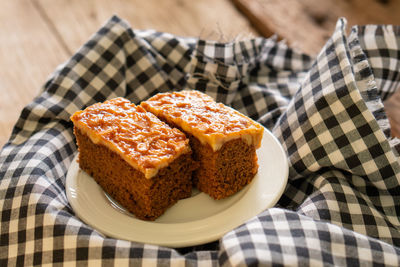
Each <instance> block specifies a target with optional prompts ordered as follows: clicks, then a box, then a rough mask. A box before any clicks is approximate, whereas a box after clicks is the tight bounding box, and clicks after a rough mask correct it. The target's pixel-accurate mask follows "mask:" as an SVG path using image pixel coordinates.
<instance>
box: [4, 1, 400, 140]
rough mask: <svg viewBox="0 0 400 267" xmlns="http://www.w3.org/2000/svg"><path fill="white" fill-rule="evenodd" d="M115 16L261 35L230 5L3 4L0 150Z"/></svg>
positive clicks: (190, 30)
mask: <svg viewBox="0 0 400 267" xmlns="http://www.w3.org/2000/svg"><path fill="white" fill-rule="evenodd" d="M114 14H117V15H118V16H120V17H121V18H123V19H125V20H127V21H128V22H129V23H130V24H131V26H132V27H133V28H135V29H148V28H152V29H156V30H159V31H164V32H170V33H173V34H177V35H181V36H195V37H202V38H206V39H214V40H219V41H230V40H233V39H234V38H237V37H239V38H247V37H254V36H259V35H261V34H262V33H261V32H260V31H259V30H257V27H255V26H256V25H255V24H253V25H251V24H250V22H249V20H248V19H247V17H245V16H244V15H243V14H242V13H241V12H240V11H239V10H238V9H236V8H235V6H234V5H233V2H231V1H230V0H217V1H215V0H202V1H191V0H166V1H159V0H146V1H141V0H115V1H107V0H96V1H95V0H86V1H79V0H31V1H28V0H1V1H0V29H1V30H0V42H1V43H0V58H1V65H0V77H1V79H0V93H1V96H2V97H1V98H0V147H1V146H2V145H3V144H4V143H5V142H6V140H7V139H8V138H9V135H10V133H11V130H12V126H13V125H14V124H15V122H16V120H17V118H18V116H19V114H20V112H21V110H22V108H23V107H24V106H25V105H26V104H28V103H29V102H31V101H32V99H33V98H34V97H35V96H36V95H37V94H38V93H39V91H40V88H41V86H42V85H43V84H44V83H45V81H46V78H47V76H48V75H49V74H50V73H51V72H52V71H53V70H54V69H55V68H56V67H57V65H59V64H61V63H62V62H64V61H65V60H67V59H68V58H69V57H70V56H71V55H72V54H73V53H74V52H75V51H76V50H77V49H78V48H79V47H80V46H81V45H82V44H83V43H84V42H85V41H87V40H88V39H89V38H90V36H91V35H92V34H93V33H94V32H96V30H98V29H99V27H100V26H101V25H102V24H103V23H104V22H105V21H106V20H107V19H109V18H110V17H111V16H112V15H114ZM252 22H253V23H254V21H252ZM272 31H273V29H272ZM264 35H265V34H264ZM399 103H400V97H399V100H397V101H394V104H393V105H392V106H393V107H392V109H394V110H397V111H398V110H400V108H399ZM396 125H397V126H398V125H400V122H399V121H398V122H397V124H396ZM399 132H400V131H399Z"/></svg>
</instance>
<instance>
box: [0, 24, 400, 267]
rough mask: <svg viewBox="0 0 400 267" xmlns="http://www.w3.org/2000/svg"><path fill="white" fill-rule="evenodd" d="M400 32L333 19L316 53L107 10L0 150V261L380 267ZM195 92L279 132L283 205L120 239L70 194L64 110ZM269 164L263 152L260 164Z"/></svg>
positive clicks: (395, 230)
mask: <svg viewBox="0 0 400 267" xmlns="http://www.w3.org/2000/svg"><path fill="white" fill-rule="evenodd" d="M399 54H400V28H397V27H394V26H389V25H387V26H383V25H382V26H376V25H369V26H359V27H353V28H352V29H351V31H350V34H346V22H345V20H344V19H340V20H339V21H338V23H337V26H336V29H335V31H334V33H333V34H332V36H331V38H330V39H329V41H328V42H327V43H326V45H325V46H324V47H323V49H322V50H321V52H320V53H319V54H318V55H317V56H316V57H315V58H312V57H310V56H308V55H305V54H301V53H299V52H297V51H295V50H293V49H291V48H290V47H288V46H287V45H286V44H284V43H283V42H278V41H277V40H276V39H274V38H271V39H265V38H255V39H251V40H244V41H235V42H231V43H218V42H214V41H207V40H199V39H195V38H182V37H177V36H174V35H171V34H167V33H160V32H155V31H143V30H133V29H131V28H130V26H129V25H128V24H127V23H126V22H124V21H123V20H121V19H120V18H118V17H112V18H111V19H110V20H109V21H108V22H107V23H106V24H105V25H104V26H103V27H102V28H101V29H100V30H99V31H98V32H97V33H96V34H95V35H94V36H92V38H91V39H90V40H89V41H88V42H87V43H86V44H84V45H83V46H82V47H81V48H80V49H79V51H78V52H77V53H75V54H74V55H73V56H72V58H71V59H70V60H68V61H67V62H65V63H64V64H62V65H61V66H59V68H57V70H55V71H54V73H53V74H52V75H51V77H50V78H49V80H48V81H47V82H46V83H45V84H44V86H43V89H42V91H41V93H40V94H39V95H38V96H37V97H36V98H35V99H34V100H33V101H32V102H31V103H30V104H29V105H27V106H26V107H25V108H24V109H23V111H22V112H21V115H20V118H19V120H18V121H17V122H16V125H15V127H14V130H13V133H12V136H11V138H10V140H9V141H8V142H7V143H6V145H5V146H4V147H3V148H2V150H1V154H0V168H1V169H0V212H1V213H0V218H1V225H0V228H1V230H0V266H6V265H7V264H8V265H10V266H14V265H18V266H21V265H45V264H58V263H60V264H61V263H72V264H77V265H87V264H93V265H106V266H107V265H116V266H121V265H124V264H131V265H135V266H140V265H142V266H147V265H151V264H152V265H154V264H158V265H174V266H175V265H182V266H183V265H188V266H200V265H204V266H209V265H213V266H217V265H221V266H238V265H240V266H242V265H274V264H276V265H303V266H304V265H312V266H314V265H326V266H329V265H335V266H343V265H350V266H357V265H364V266H365V265H375V264H376V265H387V266H391V265H393V266H397V265H399V263H400V164H399V152H400V145H399V140H398V139H397V138H392V137H390V128H389V127H390V126H389V123H388V120H387V118H386V115H385V112H384V108H383V104H382V101H383V100H385V99H386V98H388V97H389V96H390V95H392V94H393V93H394V92H395V91H396V90H397V89H398V88H399V86H400V83H399V82H400V74H399V71H400V61H399V59H400V58H399V56H398V55H399ZM182 89H196V90H200V91H203V92H205V93H207V94H209V95H210V96H212V97H213V98H214V99H215V100H216V101H218V102H223V103H225V104H226V105H228V106H231V107H233V108H235V109H236V110H238V111H240V112H242V113H244V114H246V115H248V116H249V117H251V118H253V119H254V120H257V121H258V122H260V123H261V124H263V125H264V126H265V127H266V128H267V129H268V130H270V131H271V132H272V133H273V134H274V135H275V136H276V137H277V138H278V140H279V141H280V142H281V144H282V146H283V148H284V150H285V152H286V153H287V156H288V159H289V178H288V185H287V187H286V189H285V191H284V194H283V196H282V197H281V199H280V200H279V202H278V204H277V205H276V206H275V207H273V208H271V209H268V210H265V211H264V212H262V213H261V214H259V215H258V216H256V217H254V218H252V219H250V220H249V221H247V222H246V223H244V224H243V225H241V226H240V227H238V228H236V229H233V230H232V231H230V232H228V233H227V234H225V235H224V236H223V237H222V238H221V239H220V240H218V241H215V242H213V243H209V244H204V245H199V246H195V247H186V248H180V249H172V248H167V247H161V246H155V245H149V244H141V243H136V242H130V241H126V240H117V239H113V238H110V237H107V236H105V235H103V234H102V233H100V232H98V231H96V230H95V229H93V228H92V227H91V226H90V225H87V224H85V223H84V222H82V221H81V220H80V219H79V218H78V217H77V216H76V215H75V213H74V210H73V209H72V208H71V206H70V204H69V202H68V199H67V197H66V189H65V182H66V174H67V172H68V168H69V166H70V165H71V163H72V160H73V159H74V157H75V155H76V154H77V147H76V143H75V139H74V135H73V131H72V123H71V121H70V116H71V115H72V114H73V113H74V112H75V111H77V110H80V109H83V108H85V107H87V106H89V105H91V104H94V103H96V102H102V101H105V100H107V99H111V98H114V97H118V96H122V97H126V98H128V99H129V100H131V101H132V102H134V103H136V104H137V103H139V102H141V101H142V100H145V99H147V98H148V97H150V96H152V95H154V94H156V93H158V92H167V91H172V90H182ZM259 164H260V165H261V164H268V162H259Z"/></svg>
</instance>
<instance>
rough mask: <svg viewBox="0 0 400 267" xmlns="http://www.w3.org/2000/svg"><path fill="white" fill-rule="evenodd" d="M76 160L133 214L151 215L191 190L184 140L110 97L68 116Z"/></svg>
mask: <svg viewBox="0 0 400 267" xmlns="http://www.w3.org/2000/svg"><path fill="white" fill-rule="evenodd" d="M71 120H72V122H73V123H74V133H75V136H76V139H77V144H78V149H79V166H80V168H81V169H82V170H84V171H85V172H87V173H88V174H89V175H91V176H92V177H93V178H94V179H95V181H96V182H97V183H98V184H99V185H100V186H101V187H102V188H103V189H104V191H105V192H107V193H108V194H109V195H110V196H111V197H112V198H114V199H115V200H116V201H118V202H119V203H120V204H121V205H122V206H123V207H125V208H126V209H127V210H128V211H130V212H132V213H133V214H134V215H135V216H136V217H138V218H140V219H144V220H155V219H156V218H157V217H159V216H160V215H161V214H163V213H164V212H165V210H166V209H167V208H168V207H170V206H171V205H173V204H174V203H176V202H177V201H178V200H179V199H182V198H186V197H189V196H190V195H191V189H192V183H191V174H192V171H193V169H194V168H195V166H196V164H194V162H193V160H192V156H191V155H192V151H191V148H190V147H189V140H188V139H187V137H186V136H185V135H184V134H183V133H182V132H181V131H179V130H178V129H173V128H171V127H170V126H168V125H167V124H166V123H164V122H162V121H160V120H159V119H158V118H157V117H156V116H155V115H153V114H151V113H149V112H147V111H146V110H145V109H143V108H142V107H141V106H136V105H134V104H132V103H131V102H130V101H129V100H127V99H124V98H115V99H112V100H108V101H105V102H104V103H97V104H94V105H92V106H89V107H88V108H86V109H85V110H81V111H77V112H76V113H74V114H73V115H72V116H71Z"/></svg>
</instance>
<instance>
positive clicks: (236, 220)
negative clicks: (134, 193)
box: [66, 127, 289, 248]
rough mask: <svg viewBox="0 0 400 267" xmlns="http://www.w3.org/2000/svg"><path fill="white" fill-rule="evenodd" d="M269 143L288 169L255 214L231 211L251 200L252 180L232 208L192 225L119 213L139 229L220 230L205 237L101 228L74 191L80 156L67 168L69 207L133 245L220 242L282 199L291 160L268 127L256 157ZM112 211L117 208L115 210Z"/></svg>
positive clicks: (98, 227) (189, 244) (87, 221)
mask: <svg viewBox="0 0 400 267" xmlns="http://www.w3.org/2000/svg"><path fill="white" fill-rule="evenodd" d="M266 136H268V137H266ZM267 141H270V142H272V143H273V144H274V145H275V149H278V151H279V152H280V154H279V156H280V159H279V160H281V161H282V165H283V166H285V168H284V169H283V170H281V171H282V173H281V176H282V178H281V179H282V180H281V184H280V187H279V190H278V191H277V192H276V193H275V194H274V197H273V200H272V201H269V203H268V204H266V205H261V206H263V208H260V207H257V210H256V211H253V209H247V210H245V212H242V213H240V214H236V215H233V213H234V212H232V211H235V210H237V209H238V207H240V205H244V204H245V203H243V201H244V200H243V199H245V202H246V201H249V200H248V198H249V196H248V195H249V194H251V193H254V192H249V190H250V191H254V190H256V189H254V188H255V187H256V186H255V183H256V181H255V179H253V181H252V182H251V183H250V184H249V185H247V186H246V187H245V188H244V190H246V192H245V193H244V194H243V195H241V197H240V198H239V199H238V200H237V201H236V202H234V203H233V204H232V205H231V206H229V207H228V208H226V209H225V210H223V211H221V212H219V213H217V214H213V215H211V216H209V217H206V218H202V219H199V220H194V221H190V222H177V223H159V222H149V221H143V220H140V219H136V218H134V217H133V216H129V215H127V214H123V213H121V212H119V213H120V214H122V215H123V216H126V217H130V219H132V220H135V221H134V222H135V225H136V226H142V227H151V228H153V230H160V229H158V228H161V227H162V228H163V232H168V231H176V229H185V230H187V228H188V227H189V228H190V227H191V228H192V229H193V228H196V229H197V230H199V229H200V230H204V229H202V227H201V226H202V225H206V226H207V227H208V228H211V229H212V228H213V227H216V228H218V230H215V229H216V228H214V231H206V233H207V234H205V235H199V234H197V235H191V236H186V237H185V238H182V239H173V238H172V239H169V240H167V239H163V238H159V239H158V240H150V239H146V240H144V239H143V238H139V237H140V236H139V237H137V238H132V236H129V237H128V236H126V235H125V236H124V235H121V234H118V233H116V232H115V231H109V230H108V228H105V227H102V226H101V225H100V226H99V223H97V224H96V223H94V222H93V220H91V219H90V218H88V215H87V214H85V213H84V212H83V210H82V208H81V207H80V206H82V205H81V203H79V201H78V200H77V198H78V196H77V195H76V194H77V193H76V191H75V188H76V187H77V177H78V174H79V172H83V171H82V170H81V169H80V168H79V166H78V163H77V162H76V159H77V157H78V153H77V154H76V155H75V156H74V159H73V161H72V162H71V165H70V166H69V168H68V172H67V176H66V192H67V199H68V202H69V203H70V205H71V206H72V209H73V211H74V213H75V214H76V215H77V217H79V218H80V219H81V220H82V221H83V222H85V223H86V224H88V225H89V226H91V227H92V228H93V229H95V230H97V231H98V232H100V233H102V234H104V235H106V236H108V237H113V238H118V239H122V240H128V241H132V242H140V243H146V244H152V245H161V246H167V247H172V248H179V247H185V246H193V245H200V244H205V243H208V242H211V241H215V240H218V239H219V238H221V237H222V236H223V235H224V234H226V233H227V232H229V231H231V230H233V229H234V228H236V227H238V226H239V225H241V224H243V223H244V222H245V221H247V220H249V219H251V218H253V217H255V216H256V215H258V214H259V213H261V212H262V211H264V210H266V209H268V208H271V207H273V206H274V205H275V204H276V203H277V202H278V200H279V199H280V197H281V196H282V194H283V192H284V190H285V188H286V185H287V180H288V174H289V165H288V158H287V155H286V152H285V151H284V149H283V147H282V145H281V143H280V142H279V141H278V139H277V138H276V137H275V136H274V135H273V134H272V133H271V132H270V131H269V130H268V129H266V128H265V127H264V136H263V139H262V141H261V143H262V147H261V148H260V149H258V150H257V154H259V153H261V152H264V153H267V152H266V151H261V152H259V151H260V150H261V149H262V148H263V145H265V144H264V142H267ZM264 149H267V150H268V148H264ZM258 157H259V158H260V156H258ZM276 157H277V155H274V158H276ZM259 161H260V159H259ZM268 167H270V165H268ZM86 175H87V174H86ZM257 176H258V174H257ZM89 177H90V176H89ZM257 179H259V180H262V179H265V177H264V178H260V177H259V176H258V177H257ZM93 181H94V180H93ZM257 182H258V183H260V181H257ZM99 188H100V187H99ZM251 189H253V190H251ZM100 190H102V189H100ZM103 194H104V191H103ZM246 196H247V198H246ZM81 198H82V197H81ZM250 200H251V196H250ZM110 206H111V205H110ZM113 209H115V208H113ZM249 210H250V211H249ZM231 212H232V213H231ZM221 217H222V218H224V220H223V222H224V226H222V227H221V223H220V218H221ZM232 217H233V218H232ZM226 222H228V223H226Z"/></svg>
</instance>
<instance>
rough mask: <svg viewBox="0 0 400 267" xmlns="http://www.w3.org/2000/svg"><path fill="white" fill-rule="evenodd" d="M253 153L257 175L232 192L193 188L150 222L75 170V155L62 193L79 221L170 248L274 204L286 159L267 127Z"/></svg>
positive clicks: (207, 238)
mask: <svg viewBox="0 0 400 267" xmlns="http://www.w3.org/2000/svg"><path fill="white" fill-rule="evenodd" d="M257 155H258V163H259V165H260V167H259V170H258V174H257V175H256V177H255V178H254V179H253V181H252V182H251V183H250V184H249V185H247V186H246V187H245V188H244V189H243V190H241V191H240V192H238V193H237V194H235V195H233V196H231V197H229V198H226V199H223V200H213V199H212V198H211V197H209V196H208V195H206V194H204V193H199V192H196V191H195V192H194V193H193V194H192V197H190V198H187V199H183V200H180V201H178V203H176V204H175V205H174V206H172V207H171V208H169V209H168V210H167V211H166V212H165V213H164V214H163V215H162V216H161V217H159V218H158V219H157V220H156V221H154V222H148V221H143V220H139V219H136V218H135V217H134V215H132V214H130V213H129V212H127V211H125V210H124V208H122V207H121V206H119V205H118V203H116V202H114V201H113V200H112V199H110V198H109V197H108V195H106V194H105V193H104V191H103V190H102V189H101V188H100V187H99V186H98V185H97V183H96V182H95V181H94V180H93V179H92V178H91V177H90V176H89V175H87V174H86V173H85V172H84V171H82V170H80V169H79V166H78V163H77V162H76V159H75V160H74V161H73V163H72V164H71V166H70V168H69V170H68V174H67V181H66V191H67V197H68V200H69V202H70V203H71V205H72V208H73V209H74V211H75V213H76V214H77V215H78V216H79V217H80V218H81V219H82V220H83V221H84V222H86V223H87V224H89V225H91V226H92V227H94V228H95V229H96V230H98V231H100V232H102V233H103V234H105V235H107V236H110V237H114V238H118V239H125V240H129V241H136V242H142V243H149V244H156V245H163V246H169V247H184V246H192V245H198V244H204V243H207V242H211V241H214V240H217V239H219V238H220V237H222V236H223V235H224V234H225V233H227V232H228V231H230V230H232V229H234V228H236V227H237V226H239V225H241V224H242V223H244V222H245V221H247V220H249V219H250V218H252V217H254V216H256V215H257V214H259V213H260V212H262V211H264V210H265V209H267V208H270V207H272V206H274V205H275V204H276V202H277V201H278V200H279V198H280V197H281V195H282V193H283V190H284V189H285V186H286V183H287V176H288V163H287V158H286V154H285V152H284V151H283V149H282V147H281V145H280V143H279V142H278V141H277V139H276V138H275V137H274V136H273V135H272V134H271V133H270V132H269V131H268V130H265V131H264V137H263V140H262V144H261V148H260V149H259V150H258V151H257Z"/></svg>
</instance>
